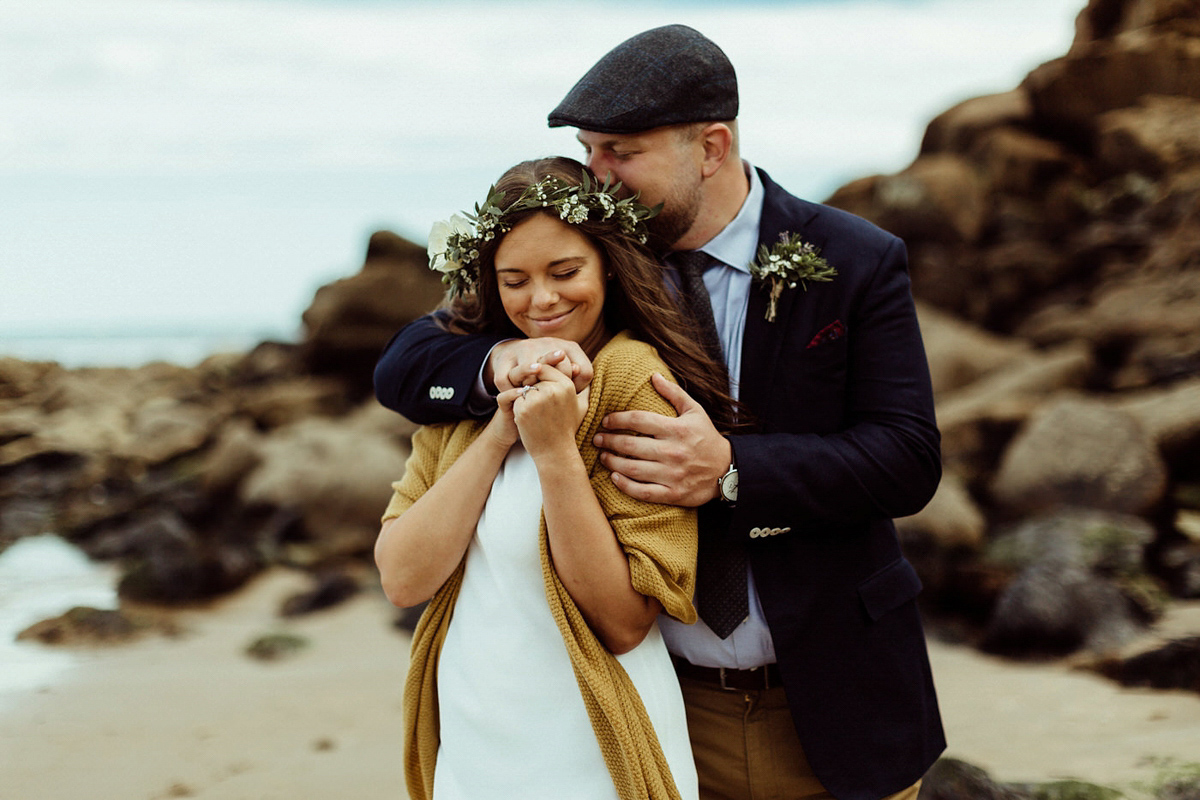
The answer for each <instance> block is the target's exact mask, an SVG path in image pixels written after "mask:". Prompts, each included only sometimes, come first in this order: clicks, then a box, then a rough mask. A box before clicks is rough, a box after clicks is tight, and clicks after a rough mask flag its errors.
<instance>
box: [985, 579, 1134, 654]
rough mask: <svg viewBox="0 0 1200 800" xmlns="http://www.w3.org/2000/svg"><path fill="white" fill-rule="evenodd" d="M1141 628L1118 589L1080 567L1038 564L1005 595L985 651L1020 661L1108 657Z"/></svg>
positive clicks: (991, 624)
mask: <svg viewBox="0 0 1200 800" xmlns="http://www.w3.org/2000/svg"><path fill="white" fill-rule="evenodd" d="M1141 627H1142V626H1141V624H1140V623H1139V621H1138V620H1137V619H1136V618H1135V616H1134V614H1133V612H1132V610H1131V608H1130V604H1129V602H1128V601H1127V600H1126V599H1125V597H1124V596H1123V595H1122V594H1121V592H1120V590H1118V589H1117V587H1116V586H1114V585H1112V584H1111V583H1108V582H1107V581H1105V580H1103V579H1101V578H1098V577H1096V576H1094V575H1091V574H1089V573H1087V572H1084V571H1083V570H1081V569H1078V568H1075V567H1063V566H1061V565H1059V564H1035V565H1034V566H1032V567H1030V568H1028V569H1026V570H1025V571H1023V572H1022V573H1021V574H1020V575H1018V576H1017V578H1016V579H1015V580H1014V581H1013V582H1012V584H1011V585H1010V586H1009V587H1008V589H1007V590H1005V592H1004V593H1003V594H1002V595H1001V596H1000V599H999V600H998V601H997V603H996V607H995V609H994V610H993V612H992V618H991V620H990V621H989V622H988V625H987V629H986V630H985V632H984V636H983V641H982V643H981V647H982V649H983V650H984V651H985V652H988V653H996V654H998V655H1006V656H1011V657H1016V658H1040V657H1047V656H1051V657H1054V656H1063V655H1067V654H1069V653H1073V652H1075V651H1076V650H1079V649H1086V650H1091V651H1097V652H1103V651H1107V650H1112V649H1115V648H1117V647H1119V646H1120V645H1121V644H1122V643H1124V642H1126V641H1128V640H1130V639H1132V638H1133V637H1134V636H1135V635H1136V634H1137V633H1138V632H1139V631H1140V630H1141Z"/></svg>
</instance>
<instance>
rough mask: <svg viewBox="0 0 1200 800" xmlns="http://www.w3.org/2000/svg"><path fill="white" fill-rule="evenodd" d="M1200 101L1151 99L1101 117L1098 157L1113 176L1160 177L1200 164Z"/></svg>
mask: <svg viewBox="0 0 1200 800" xmlns="http://www.w3.org/2000/svg"><path fill="white" fill-rule="evenodd" d="M1197 118H1200V101H1197V100H1194V99H1192V98H1188V97H1171V96H1165V97H1162V96H1157V95H1150V96H1147V97H1143V98H1141V99H1140V100H1139V101H1138V104H1137V105H1136V106H1134V107H1132V108H1121V109H1117V110H1114V111H1109V112H1106V113H1104V114H1101V115H1100V117H1099V118H1098V120H1097V123H1096V124H1097V128H1098V130H1097V133H1096V156H1097V158H1098V160H1099V162H1100V163H1101V164H1102V165H1103V166H1104V167H1106V168H1108V169H1110V170H1112V171H1113V172H1114V173H1119V172H1142V173H1145V174H1147V175H1151V176H1162V175H1165V174H1169V173H1173V172H1176V171H1177V170H1178V169H1179V168H1181V167H1183V166H1186V165H1189V164H1195V163H1196V162H1197V161H1200V130H1197V126H1196V119H1197Z"/></svg>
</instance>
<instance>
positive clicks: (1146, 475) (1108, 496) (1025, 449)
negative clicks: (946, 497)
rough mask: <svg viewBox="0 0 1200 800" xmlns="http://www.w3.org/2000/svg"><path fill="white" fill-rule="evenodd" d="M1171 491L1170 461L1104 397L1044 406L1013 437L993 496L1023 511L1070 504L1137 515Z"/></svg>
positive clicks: (1016, 512) (1014, 512) (1012, 511)
mask: <svg viewBox="0 0 1200 800" xmlns="http://www.w3.org/2000/svg"><path fill="white" fill-rule="evenodd" d="M1166 488H1167V470H1166V465H1165V464H1164V463H1163V460H1162V457H1161V456H1160V455H1159V452H1158V448H1157V446H1156V444H1155V442H1154V440H1153V439H1152V438H1151V437H1150V436H1149V435H1148V434H1147V433H1146V431H1145V430H1144V429H1143V428H1142V427H1141V425H1140V424H1138V421H1137V420H1136V419H1135V418H1134V417H1133V416H1131V415H1130V414H1128V413H1126V412H1124V411H1121V410H1120V409H1117V408H1114V407H1112V406H1110V405H1107V404H1104V403H1100V402H1096V401H1091V400H1079V399H1062V400H1059V401H1057V402H1056V403H1053V404H1051V405H1050V406H1049V407H1047V408H1043V409H1039V410H1038V412H1037V413H1036V414H1035V415H1034V416H1032V417H1031V418H1030V420H1029V421H1028V422H1027V423H1026V424H1025V426H1024V427H1023V428H1022V430H1021V431H1020V432H1019V433H1018V434H1017V436H1016V437H1015V438H1014V439H1013V441H1012V443H1011V444H1010V445H1009V447H1008V449H1007V450H1006V451H1005V453H1004V456H1003V457H1002V458H1001V461H1000V466H999V468H998V469H997V471H996V475H995V477H994V478H993V480H992V483H991V494H992V497H993V499H994V500H995V502H996V503H997V504H998V505H999V506H1000V507H1002V508H1003V509H1005V510H1006V511H1007V512H1008V513H1010V514H1012V515H1015V516H1021V515H1029V514H1035V513H1038V512H1040V511H1044V510H1046V509H1053V508H1057V507H1064V506H1082V507H1085V508H1095V509H1103V510H1108V511H1117V512H1126V513H1131V514H1137V513H1140V512H1143V511H1146V510H1148V509H1149V508H1151V507H1152V506H1153V505H1154V504H1156V503H1157V502H1158V501H1159V500H1161V499H1162V497H1163V495H1164V493H1165V492H1166Z"/></svg>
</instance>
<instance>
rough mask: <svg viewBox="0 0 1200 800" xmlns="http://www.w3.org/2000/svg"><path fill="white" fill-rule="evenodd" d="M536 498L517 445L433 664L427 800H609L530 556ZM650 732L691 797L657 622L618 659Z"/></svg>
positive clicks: (679, 702) (605, 776) (607, 781)
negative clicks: (436, 730)
mask: <svg viewBox="0 0 1200 800" xmlns="http://www.w3.org/2000/svg"><path fill="white" fill-rule="evenodd" d="M541 508H542V492H541V485H540V484H539V482H538V476H537V470H536V468H535V467H534V463H533V459H532V458H531V457H530V456H529V454H528V452H526V451H525V449H524V448H522V447H521V445H520V444H519V443H518V444H517V445H515V446H514V447H513V449H512V450H511V451H510V452H509V454H508V457H507V459H506V460H505V462H504V466H503V467H502V468H501V470H500V473H499V474H498V475H497V477H496V480H495V482H494V483H493V484H492V491H491V494H490V495H489V497H488V501H487V505H486V506H485V508H484V511H483V514H482V516H480V518H479V524H478V526H477V528H476V531H475V537H474V538H473V539H472V541H471V544H470V547H469V548H468V550H467V563H466V570H465V572H464V575H463V583H462V588H461V589H460V591H459V594H458V599H457V601H456V602H455V606H454V615H453V618H452V619H451V621H450V625H449V628H448V630H447V632H446V640H445V643H444V644H443V646H442V651H441V656H440V658H439V661H438V681H437V685H438V706H439V718H440V728H441V745H440V747H439V749H438V757H437V767H436V769H435V772H434V781H433V797H434V800H506V799H507V798H511V799H512V800H541V798H545V800H562V799H563V798H572V799H573V800H574V799H575V798H578V799H579V800H616V797H617V794H616V789H615V788H614V787H613V783H612V778H611V777H610V776H609V773H608V769H607V767H606V766H605V764H604V758H603V756H602V755H601V752H600V746H599V744H597V742H596V736H595V733H594V732H593V730H592V725H591V721H590V720H589V718H588V715H587V710H586V708H585V707H584V704H583V698H582V697H581V696H580V694H579V686H578V684H577V683H576V681H575V673H574V671H573V670H572V668H571V661H570V659H569V657H568V656H567V650H566V646H565V645H564V644H563V640H562V635H561V633H560V632H559V630H558V626H557V625H555V623H554V618H553V617H552V616H551V614H550V606H549V604H548V603H547V601H546V593H545V589H544V582H543V577H542V565H541V561H540V559H539V555H538V526H539V522H540V517H541ZM617 661H618V662H620V664H621V666H622V667H623V668H624V669H625V671H626V672H627V673H628V674H629V677H630V679H631V680H632V681H633V684H634V686H635V687H636V688H637V691H638V694H639V695H640V696H641V698H642V702H643V703H644V704H645V706H646V711H647V713H648V714H649V716H650V719H651V721H652V722H653V724H654V730H655V733H656V734H657V736H658V740H659V743H660V744H661V745H662V749H663V753H664V755H665V756H666V758H667V763H668V764H669V765H670V767H671V774H672V776H673V777H674V779H675V785H676V786H677V787H678V788H679V792H680V796H681V797H682V798H683V800H695V798H696V797H697V795H698V789H697V784H696V769H695V765H694V763H693V761H692V752H691V746H690V744H689V742H688V734H687V719H686V717H685V715H684V709H683V697H682V695H681V694H680V691H679V682H678V680H677V678H676V677H675V671H674V669H673V668H672V666H671V661H670V657H669V656H668V654H667V649H666V646H665V645H664V644H663V640H662V636H661V635H660V634H659V631H658V625H657V623H655V625H654V627H653V628H651V630H650V633H649V634H648V635H647V636H646V638H645V640H644V641H643V642H642V643H641V644H640V645H638V646H637V647H636V648H634V649H633V650H632V651H630V652H629V653H626V654H625V655H622V656H617Z"/></svg>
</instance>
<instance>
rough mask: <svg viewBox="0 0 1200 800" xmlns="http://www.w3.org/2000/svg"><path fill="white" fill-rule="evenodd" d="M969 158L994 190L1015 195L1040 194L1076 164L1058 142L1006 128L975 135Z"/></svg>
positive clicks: (1016, 129)
mask: <svg viewBox="0 0 1200 800" xmlns="http://www.w3.org/2000/svg"><path fill="white" fill-rule="evenodd" d="M968 155H969V157H970V159H971V161H972V162H973V163H976V164H979V165H980V166H981V167H982V169H983V175H984V177H985V178H986V179H987V181H988V183H989V184H990V185H991V186H992V188H993V189H995V190H1000V191H1004V192H1014V193H1017V194H1034V193H1036V192H1039V191H1040V190H1042V189H1043V188H1044V187H1045V186H1046V185H1048V184H1049V183H1051V182H1052V181H1054V180H1055V179H1056V178H1058V177H1060V176H1062V175H1064V174H1066V173H1068V172H1070V171H1071V169H1072V167H1073V166H1074V164H1075V160H1074V159H1073V158H1072V157H1071V156H1070V155H1069V154H1068V152H1067V150H1066V148H1065V147H1063V145H1062V144H1061V143H1059V142H1056V141H1054V140H1053V139H1047V138H1043V137H1041V136H1037V135H1035V134H1032V133H1029V132H1027V131H1024V130H1021V129H1019V128H1009V127H997V128H993V129H991V130H989V131H986V132H982V133H980V134H978V135H977V136H976V140H975V143H974V144H973V145H972V147H971V150H970V152H969V154H968Z"/></svg>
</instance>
